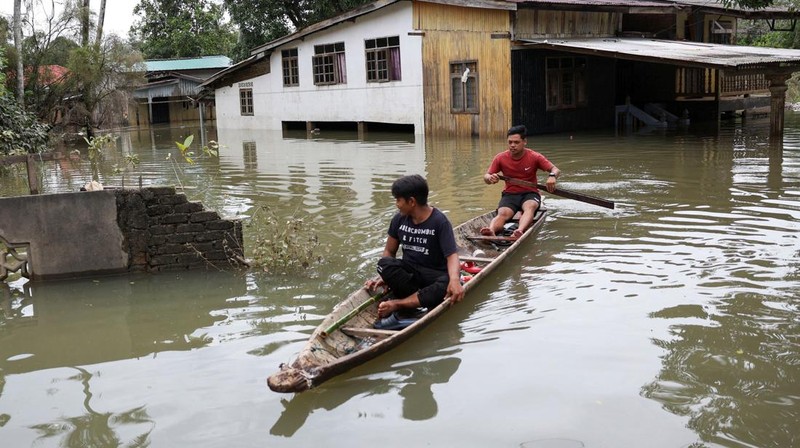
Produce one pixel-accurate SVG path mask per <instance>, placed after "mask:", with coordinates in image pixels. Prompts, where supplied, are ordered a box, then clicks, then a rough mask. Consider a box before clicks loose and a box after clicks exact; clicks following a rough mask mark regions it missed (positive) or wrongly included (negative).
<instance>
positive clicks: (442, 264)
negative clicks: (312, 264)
mask: <svg viewBox="0 0 800 448" xmlns="http://www.w3.org/2000/svg"><path fill="white" fill-rule="evenodd" d="M392 196H394V198H395V205H396V206H397V210H398V213H397V214H396V215H395V216H394V217H393V218H392V221H391V223H390V224H389V232H388V236H387V238H386V247H385V248H384V249H383V256H382V258H381V259H380V261H378V274H380V276H381V279H380V280H378V281H370V282H367V285H366V286H367V288H368V289H374V288H376V287H378V286H381V285H386V286H388V287H389V289H390V290H391V291H392V292H393V295H394V297H395V299H394V300H387V301H384V302H381V303H380V304H379V305H378V315H379V316H380V317H381V318H383V319H380V320H379V321H378V322H377V323H376V327H378V328H388V329H396V321H397V319H396V317H395V319H394V320H393V321H392V320H391V319H390V318H391V317H392V314H393V313H394V312H395V311H397V310H399V309H403V308H418V307H424V308H428V309H432V308H434V307H436V306H437V305H439V304H440V303H442V301H443V300H444V298H445V297H446V296H449V297H450V299H451V300H452V301H453V302H459V301H461V299H462V298H463V297H464V288H463V287H462V286H461V281H460V266H459V261H458V248H457V247H456V241H455V235H454V234H453V226H452V225H451V224H450V221H449V220H448V219H447V217H446V216H445V215H444V214H443V213H442V212H440V211H439V210H438V209H436V208H434V207H431V206H430V205H428V183H427V182H426V181H425V179H424V178H423V177H422V176H420V175H418V174H415V175H412V176H404V177H401V178H400V179H398V180H396V181H395V182H394V183H393V184H392ZM401 247H402V248H403V258H401V259H398V258H397V250H398V249H399V248H401ZM393 327H394V328H393Z"/></svg>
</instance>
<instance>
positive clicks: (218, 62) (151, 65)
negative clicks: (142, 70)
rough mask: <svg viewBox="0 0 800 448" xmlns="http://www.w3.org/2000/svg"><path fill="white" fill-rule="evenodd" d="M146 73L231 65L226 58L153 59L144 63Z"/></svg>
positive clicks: (220, 67)
mask: <svg viewBox="0 0 800 448" xmlns="http://www.w3.org/2000/svg"><path fill="white" fill-rule="evenodd" d="M144 63H145V66H146V67H147V71H148V72H166V71H172V70H202V69H210V68H219V69H222V68H225V67H228V66H230V65H231V59H230V58H229V57H227V56H203V57H199V58H185V59H153V60H149V61H144Z"/></svg>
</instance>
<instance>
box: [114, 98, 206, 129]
mask: <svg viewBox="0 0 800 448" xmlns="http://www.w3.org/2000/svg"><path fill="white" fill-rule="evenodd" d="M167 101H169V103H168V105H167V107H168V108H169V123H171V124H183V123H198V124H199V122H200V111H199V109H198V108H197V105H196V104H192V103H191V102H190V101H188V100H186V101H183V100H182V99H180V98H178V97H170V98H167ZM215 115H216V113H215V110H214V106H212V105H207V106H206V108H205V110H204V111H203V120H204V121H205V122H206V123H207V122H209V121H211V120H214V119H215ZM128 123H129V124H130V125H131V126H139V127H142V128H148V127H150V108H149V107H148V105H147V103H146V102H145V103H140V102H131V103H129V106H128ZM165 124H166V123H165Z"/></svg>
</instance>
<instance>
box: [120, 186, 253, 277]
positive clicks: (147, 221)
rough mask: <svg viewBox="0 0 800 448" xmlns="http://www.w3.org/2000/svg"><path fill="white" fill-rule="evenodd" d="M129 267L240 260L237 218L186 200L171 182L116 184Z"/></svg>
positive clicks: (191, 265)
mask: <svg viewBox="0 0 800 448" xmlns="http://www.w3.org/2000/svg"><path fill="white" fill-rule="evenodd" d="M116 199H117V223H118V224H119V227H120V229H121V231H122V234H123V237H124V242H123V245H125V246H126V247H125V248H124V249H126V252H127V253H128V255H129V270H130V271H150V272H158V271H166V270H178V269H194V268H201V267H212V266H213V267H217V268H221V269H222V268H230V267H231V266H240V265H242V262H243V260H244V257H243V238H242V223H241V221H239V220H227V219H222V218H220V216H219V215H218V214H217V212H214V211H208V210H204V208H203V205H202V204H200V203H199V202H189V200H188V199H186V196H185V195H184V194H183V193H176V192H175V188H174V187H149V188H142V189H138V190H116Z"/></svg>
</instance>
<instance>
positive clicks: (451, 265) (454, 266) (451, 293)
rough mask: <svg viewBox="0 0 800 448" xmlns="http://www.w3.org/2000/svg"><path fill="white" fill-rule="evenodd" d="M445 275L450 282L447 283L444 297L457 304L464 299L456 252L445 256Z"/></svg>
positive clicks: (459, 265)
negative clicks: (448, 277)
mask: <svg viewBox="0 0 800 448" xmlns="http://www.w3.org/2000/svg"><path fill="white" fill-rule="evenodd" d="M447 274H448V275H449V276H450V281H449V282H448V283H447V293H446V294H445V297H450V301H451V302H453V303H458V302H460V301H461V299H463V298H464V287H463V286H461V264H460V263H459V261H458V252H454V253H452V254H450V255H448V256H447Z"/></svg>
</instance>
